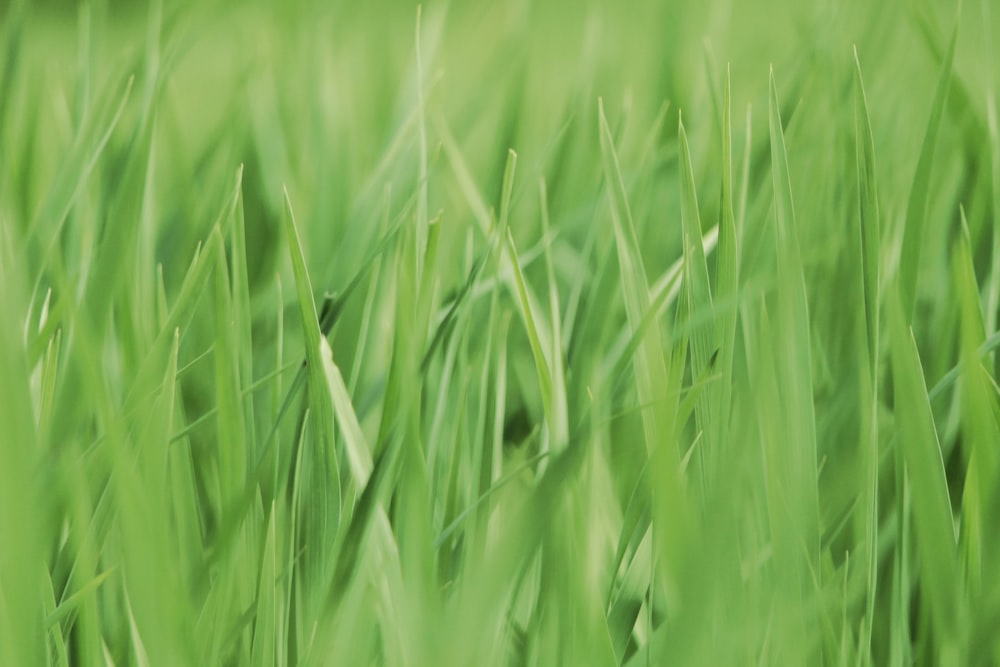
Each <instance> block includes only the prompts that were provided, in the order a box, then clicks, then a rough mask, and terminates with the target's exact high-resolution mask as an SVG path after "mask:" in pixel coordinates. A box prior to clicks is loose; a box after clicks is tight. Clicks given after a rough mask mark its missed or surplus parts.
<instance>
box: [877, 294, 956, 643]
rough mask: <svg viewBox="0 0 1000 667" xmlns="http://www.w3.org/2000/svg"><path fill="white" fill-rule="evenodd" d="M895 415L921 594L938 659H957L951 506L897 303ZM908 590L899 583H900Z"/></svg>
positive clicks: (920, 375) (893, 304) (892, 318)
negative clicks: (908, 489) (911, 513)
mask: <svg viewBox="0 0 1000 667" xmlns="http://www.w3.org/2000/svg"><path fill="white" fill-rule="evenodd" d="M889 306H890V307H889V332H890V340H891V341H892V345H891V346H890V350H891V358H892V378H893V390H894V396H895V413H896V420H897V426H898V429H899V446H900V449H901V450H902V454H903V459H904V462H905V469H906V475H907V478H908V479H909V481H910V486H911V489H912V490H913V492H912V496H911V500H912V512H913V522H914V528H915V531H916V545H917V549H918V553H917V557H918V559H919V565H920V582H921V589H922V592H923V593H924V594H925V595H926V602H925V604H926V605H927V609H928V613H929V614H930V617H931V619H932V624H933V628H934V636H935V646H936V647H937V649H938V657H939V658H944V657H946V656H952V657H957V655H954V652H956V651H960V650H961V647H962V633H963V632H964V630H965V626H964V615H963V604H964V600H963V596H962V592H961V591H962V588H961V586H960V585H959V566H958V552H957V548H956V545H955V528H954V525H953V523H952V507H951V500H950V498H949V496H948V485H947V482H946V480H945V470H944V462H943V461H942V458H941V446H940V444H939V441H938V434H937V427H936V426H935V424H934V415H933V413H932V412H931V406H930V401H929V400H928V397H927V387H926V385H925V384H924V371H923V367H922V366H921V363H920V355H919V353H918V351H917V344H916V340H914V338H913V332H912V330H911V329H910V328H909V327H908V326H907V324H906V315H905V313H904V311H903V306H902V303H901V301H900V297H899V296H898V295H897V294H892V295H891V296H890V300H889ZM900 583H901V585H902V586H908V585H909V583H908V582H907V581H905V580H903V581H902V582H900Z"/></svg>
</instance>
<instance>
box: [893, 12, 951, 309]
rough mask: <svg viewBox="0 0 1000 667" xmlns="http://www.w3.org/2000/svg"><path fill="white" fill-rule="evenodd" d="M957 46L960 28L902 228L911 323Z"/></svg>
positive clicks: (903, 291) (905, 301)
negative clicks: (929, 204)
mask: <svg viewBox="0 0 1000 667" xmlns="http://www.w3.org/2000/svg"><path fill="white" fill-rule="evenodd" d="M957 44H958V25H957V24H956V25H955V30H954V32H952V35H951V42H950V43H949V45H948V51H947V52H946V54H945V57H944V60H943V62H942V63H941V72H940V73H939V75H938V80H937V87H936V89H935V91H934V101H933V102H932V104H931V113H930V117H929V118H928V120H927V130H926V132H925V134H924V139H923V143H922V144H921V146H920V157H919V158H918V160H917V166H916V170H915V171H914V174H913V184H912V185H911V187H910V197H909V200H908V201H907V206H906V218H905V221H904V227H903V246H902V250H901V255H900V257H899V289H900V298H901V299H902V306H903V313H904V314H905V315H906V317H907V320H908V321H912V320H913V314H914V307H915V306H916V300H917V287H918V285H917V279H918V273H919V271H918V270H919V268H920V265H921V256H922V252H923V234H924V227H925V225H926V224H927V206H928V200H929V198H930V184H931V173H932V169H933V168H934V154H935V150H936V148H937V141H938V135H939V134H940V132H941V125H942V122H943V120H944V112H945V105H946V103H947V101H948V89H949V87H950V86H951V78H952V69H953V67H954V61H955V47H956V45H957Z"/></svg>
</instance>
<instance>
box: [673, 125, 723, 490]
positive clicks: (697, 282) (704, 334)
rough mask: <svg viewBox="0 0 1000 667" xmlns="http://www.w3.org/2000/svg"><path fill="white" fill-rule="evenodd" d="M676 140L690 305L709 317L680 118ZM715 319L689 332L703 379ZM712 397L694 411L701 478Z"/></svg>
mask: <svg viewBox="0 0 1000 667" xmlns="http://www.w3.org/2000/svg"><path fill="white" fill-rule="evenodd" d="M677 138H678V144H679V148H678V150H679V151H680V163H681V169H680V191H681V227H682V229H683V238H684V286H685V288H686V289H687V299H688V306H689V308H690V309H691V311H692V312H693V313H705V314H707V315H708V316H709V317H710V318H712V314H713V311H714V307H713V305H712V286H711V284H710V283H709V278H708V263H707V261H706V260H705V251H704V248H703V239H702V228H701V216H700V215H699V213H698V193H697V190H696V188H695V182H694V168H693V167H692V165H691V150H690V148H689V146H688V139H687V132H686V131H685V130H684V122H683V121H682V120H681V119H680V117H678V121H677ZM713 320H714V318H712V319H708V320H703V321H702V322H701V323H700V324H699V325H696V326H695V327H694V329H693V330H692V331H691V332H690V334H689V335H690V342H691V375H692V376H693V377H695V378H697V377H700V376H701V375H702V374H704V373H705V371H706V370H707V369H708V367H709V363H710V360H711V359H712V357H713V356H715V354H716V353H717V351H718V347H717V340H716V331H715V322H714V321H713ZM712 398H713V397H712V396H711V395H709V394H703V395H702V397H701V399H700V400H699V401H698V402H697V405H696V408H695V420H696V422H697V426H698V431H699V432H700V433H703V434H705V437H706V439H707V440H708V442H707V443H706V446H705V447H702V448H701V449H700V452H704V454H700V455H699V456H698V460H699V461H700V462H701V463H702V465H701V466H700V468H701V471H702V475H703V476H704V475H705V474H706V468H707V469H708V471H709V472H708V474H709V475H711V474H712V473H714V461H715V459H714V455H715V451H714V450H715V448H716V443H715V442H714V439H713V436H714V435H715V433H714V430H713V426H714V424H715V420H714V415H715V413H716V405H715V404H714V401H713V400H712Z"/></svg>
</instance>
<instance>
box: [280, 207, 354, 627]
mask: <svg viewBox="0 0 1000 667" xmlns="http://www.w3.org/2000/svg"><path fill="white" fill-rule="evenodd" d="M284 222H285V237H286V240H287V243H288V249H289V253H290V255H291V259H292V270H293V273H294V275H295V289H296V293H297V295H298V302H299V310H300V313H301V317H302V332H303V339H304V341H305V347H306V350H305V352H306V371H307V377H308V379H307V387H308V394H309V406H310V409H309V411H310V414H311V419H310V422H311V425H312V426H311V429H310V431H311V433H310V435H311V437H310V438H308V439H306V438H303V439H302V440H301V441H300V443H299V446H300V447H303V448H305V451H304V452H302V461H301V465H302V468H301V469H298V470H296V476H297V477H298V476H299V475H302V476H303V477H304V479H302V484H301V487H300V493H301V494H302V498H301V502H302V503H303V505H304V507H300V512H302V514H303V516H304V518H305V520H304V522H303V525H302V526H301V531H302V537H301V539H302V540H303V541H304V542H303V543H304V544H308V545H309V549H308V551H307V552H306V553H305V554H304V555H303V571H304V574H303V576H304V577H306V578H307V579H311V580H313V582H314V583H316V582H322V581H325V580H326V578H327V573H328V572H331V571H332V569H331V566H332V564H331V563H330V562H329V558H328V556H327V554H328V553H329V552H330V549H331V547H332V546H333V543H334V539H335V537H336V535H337V531H338V526H339V523H340V512H341V507H340V474H339V472H338V464H337V458H336V450H335V448H334V446H335V440H334V430H333V429H334V424H333V411H332V409H331V406H332V399H331V397H330V391H329V387H328V385H327V381H326V377H325V375H324V372H323V357H322V347H321V344H320V340H321V338H322V337H323V333H322V332H321V331H320V326H319V318H318V316H317V313H316V303H315V301H313V289H312V282H311V281H310V279H309V272H308V269H307V268H306V263H305V257H304V255H303V253H302V242H301V240H300V237H299V232H298V227H297V225H296V222H295V215H294V213H293V211H292V205H291V200H290V199H289V196H288V192H287V190H286V191H285V217H284ZM318 592H319V591H318V590H317V589H316V588H313V590H312V591H311V592H310V591H307V592H305V593H304V595H305V596H306V599H307V602H306V603H305V609H306V610H307V611H306V619H310V618H313V614H315V613H318V611H319V607H318V603H319V600H318V599H315V597H314V596H316V595H317V593H318Z"/></svg>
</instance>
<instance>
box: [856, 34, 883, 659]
mask: <svg viewBox="0 0 1000 667" xmlns="http://www.w3.org/2000/svg"><path fill="white" fill-rule="evenodd" d="M854 66H855V67H854V136H855V144H854V145H855V159H856V162H857V173H858V223H859V227H860V229H859V234H858V242H857V245H858V246H859V247H858V254H859V256H860V257H861V275H862V299H861V301H862V304H863V312H862V313H859V315H861V316H862V319H863V322H864V334H865V335H864V339H865V343H866V348H865V349H867V354H865V355H862V357H863V358H864V359H865V360H866V361H867V369H866V372H865V375H864V376H862V377H861V378H859V385H860V398H861V405H860V406H859V408H860V411H861V426H860V430H861V432H860V434H859V435H860V442H861V443H862V452H861V458H860V461H861V465H860V470H861V471H862V481H863V486H862V490H861V494H860V495H859V507H860V509H861V512H862V515H863V516H864V520H863V522H861V523H862V525H863V531H862V534H863V536H864V543H863V546H862V550H863V553H864V554H865V555H863V556H862V557H863V560H864V563H865V567H866V568H867V576H866V577H865V579H866V582H867V591H866V595H867V598H868V603H867V606H866V612H865V613H866V619H865V626H864V631H863V642H864V643H863V646H862V650H863V651H864V652H865V653H866V654H870V651H871V627H872V624H873V623H874V622H875V601H876V593H877V586H878V549H877V545H878V478H879V467H878V461H879V428H878V405H879V402H878V381H879V273H880V271H879V249H880V247H881V246H880V225H879V206H878V179H877V177H876V168H875V140H874V137H873V136H872V127H871V118H870V115H869V113H868V100H867V97H866V95H865V88H864V80H863V78H862V75H861V61H860V60H859V59H858V52H857V49H855V50H854Z"/></svg>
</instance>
